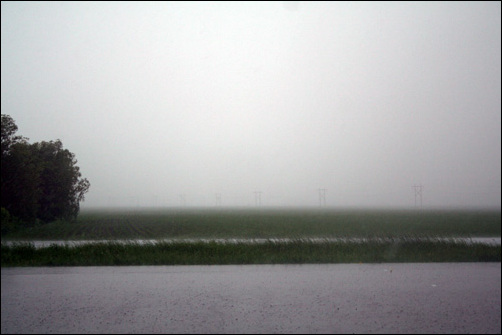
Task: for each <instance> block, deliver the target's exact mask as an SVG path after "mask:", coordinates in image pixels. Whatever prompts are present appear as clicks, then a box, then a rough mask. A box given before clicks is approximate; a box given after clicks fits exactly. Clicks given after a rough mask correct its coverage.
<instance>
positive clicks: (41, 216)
mask: <svg viewBox="0 0 502 335" xmlns="http://www.w3.org/2000/svg"><path fill="white" fill-rule="evenodd" d="M16 131H17V126H16V124H15V122H14V120H13V119H12V118H11V117H10V116H8V115H3V114H2V176H1V187H2V196H1V206H2V208H5V210H7V211H8V213H9V214H10V215H11V216H13V217H17V218H19V219H21V220H23V221H29V222H31V221H34V220H37V221H41V222H50V221H54V220H57V219H66V220H68V219H74V218H76V217H77V215H78V213H79V210H80V202H81V201H83V200H84V195H85V193H86V192H87V191H88V190H89V187H90V183H89V181H88V180H87V179H85V178H81V177H82V176H81V173H80V169H79V167H78V166H77V165H76V164H77V160H76V159H75V155H74V154H73V153H71V152H70V151H69V150H67V149H64V148H63V143H62V142H61V141H60V140H56V141H49V142H45V141H42V142H38V143H34V144H30V143H28V141H27V140H28V139H27V138H25V137H22V136H15V133H16Z"/></svg>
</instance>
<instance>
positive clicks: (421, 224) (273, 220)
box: [1, 210, 501, 266]
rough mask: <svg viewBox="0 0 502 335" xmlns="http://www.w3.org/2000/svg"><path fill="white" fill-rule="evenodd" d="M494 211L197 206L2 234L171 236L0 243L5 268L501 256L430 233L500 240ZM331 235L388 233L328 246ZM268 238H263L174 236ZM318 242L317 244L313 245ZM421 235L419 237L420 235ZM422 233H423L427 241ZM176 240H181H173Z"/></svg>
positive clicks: (90, 214)
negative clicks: (79, 242) (48, 243)
mask: <svg viewBox="0 0 502 335" xmlns="http://www.w3.org/2000/svg"><path fill="white" fill-rule="evenodd" d="M500 231H501V215H500V212H485V211H477V212H476V211H430V212H427V211H426V212H414V211H319V210H293V211H291V210H288V211H285V210H282V211H281V210H261V211H258V210H255V211H250V210H232V211H224V210H196V211H186V210H185V211H181V210H178V211H152V210H150V211H83V212H82V213H81V215H80V216H79V219H78V220H77V221H76V222H73V223H68V222H54V223H51V224H48V225H43V226H36V227H32V228H27V229H23V230H20V231H17V232H15V233H12V234H9V235H8V236H3V239H9V240H25V241H26V240H68V241H69V240H79V239H86V240H90V239H91V240H92V239H96V240H100V239H107V240H109V239H112V240H113V239H131V240H134V239H174V241H169V242H166V241H157V242H154V243H148V244H140V243H137V242H134V241H131V242H128V243H126V244H123V243H118V242H113V241H112V242H107V243H96V244H92V245H80V246H76V245H70V244H68V245H64V246H57V245H52V246H50V247H46V248H35V247H34V246H33V245H32V244H26V243H21V244H19V245H14V246H6V245H2V250H1V252H2V256H1V257H2V258H1V259H2V262H1V264H2V266H78V265H175V264H279V263H282V264H287V263H356V262H357V263H359V262H363V263H377V262H478V261H495V262H500V259H501V247H500V246H489V245H481V244H471V243H459V242H454V241H451V240H450V241H448V240H446V241H437V240H436V239H437V238H454V237H477V236H483V237H487V236H494V237H500ZM333 237H350V238H385V239H386V240H375V241H370V242H364V243H359V242H333V241H328V240H322V239H328V238H333ZM231 238H241V239H254V238H262V239H263V238H264V239H274V238H288V239H290V240H288V241H283V242H278V241H272V240H270V241H267V242H265V243H261V244H250V243H244V242H242V243H218V242H215V241H212V242H186V241H181V240H180V239H209V240H211V239H231ZM311 238H320V239H321V241H320V242H319V241H316V242H314V241H312V240H309V239H311ZM418 238H420V240H418ZM424 238H425V239H424ZM177 239H178V241H176V240H177Z"/></svg>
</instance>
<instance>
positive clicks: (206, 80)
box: [1, 1, 502, 210]
mask: <svg viewBox="0 0 502 335" xmlns="http://www.w3.org/2000/svg"><path fill="white" fill-rule="evenodd" d="M501 40H502V38H501V4H500V2H414V3H407V2H390V3H389V2H385V3H383V2H370V3H365V2H363V3H359V2H301V1H299V2H296V1H286V2H202V3H197V2H154V3H151V2H2V3H1V68H2V71H1V109H2V114H8V115H10V116H11V117H12V118H13V119H14V120H15V122H16V125H17V126H18V128H19V129H18V134H19V135H22V136H25V137H28V138H29V139H30V141H31V142H37V141H49V140H56V139H60V140H61V141H62V143H63V145H64V147H65V148H67V149H69V150H70V151H71V152H72V153H74V154H75V156H76V158H77V160H78V166H79V167H80V171H81V173H82V176H83V177H85V178H87V179H88V180H89V182H90V183H91V186H90V189H89V192H88V193H87V194H86V199H85V202H83V203H82V208H83V209H86V208H92V207H114V206H123V207H133V208H136V207H146V206H148V207H164V206H168V207H178V206H183V207H208V206H209V207H215V206H218V207H219V206H221V207H233V206H239V207H255V206H262V207H272V206H274V207H276V206H277V207H293V206H294V207H312V206H320V205H322V206H326V207H335V208H346V207H349V208H350V207H355V208H367V207H370V208H404V209H410V208H414V207H415V206H417V207H423V208H443V207H448V208H450V207H454V208H491V209H498V210H500V208H501V150H502V149H501V90H502V88H501V62H500V60H501ZM323 190H325V191H323ZM420 191H421V197H420V193H417V192H420Z"/></svg>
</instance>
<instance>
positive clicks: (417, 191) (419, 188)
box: [412, 184, 424, 209]
mask: <svg viewBox="0 0 502 335" xmlns="http://www.w3.org/2000/svg"><path fill="white" fill-rule="evenodd" d="M412 188H413V190H414V191H415V208H420V209H422V193H423V189H424V187H423V186H422V185H421V184H420V185H413V186H412ZM419 203H420V207H419Z"/></svg>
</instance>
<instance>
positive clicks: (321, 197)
mask: <svg viewBox="0 0 502 335" xmlns="http://www.w3.org/2000/svg"><path fill="white" fill-rule="evenodd" d="M319 207H326V189H325V188H320V189H319Z"/></svg>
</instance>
